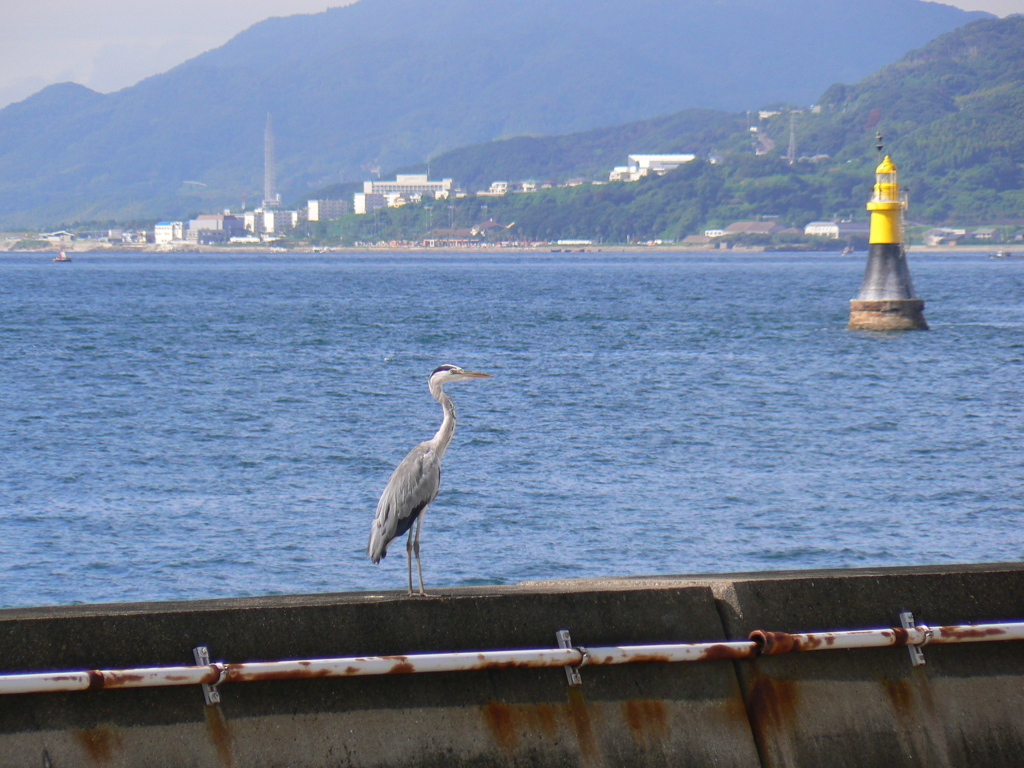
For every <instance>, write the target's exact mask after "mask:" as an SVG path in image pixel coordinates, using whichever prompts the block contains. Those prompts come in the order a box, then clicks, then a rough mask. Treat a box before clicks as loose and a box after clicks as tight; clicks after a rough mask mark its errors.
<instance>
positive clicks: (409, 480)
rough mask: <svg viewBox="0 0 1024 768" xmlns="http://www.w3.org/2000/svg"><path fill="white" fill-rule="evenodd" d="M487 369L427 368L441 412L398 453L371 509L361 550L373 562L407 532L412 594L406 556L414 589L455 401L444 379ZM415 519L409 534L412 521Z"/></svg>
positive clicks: (469, 376) (458, 378) (474, 374)
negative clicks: (431, 430)
mask: <svg viewBox="0 0 1024 768" xmlns="http://www.w3.org/2000/svg"><path fill="white" fill-rule="evenodd" d="M490 377H491V376H490V374H489V373H480V372H479V371H466V370H463V369H462V368H459V367H458V366H455V365H439V366H438V367H437V368H435V369H434V372H433V373H431V374H430V379H429V380H428V382H427V386H428V387H429V389H430V394H431V395H433V397H434V399H435V400H437V402H439V403H440V404H441V409H442V410H443V411H444V417H443V418H442V420H441V426H440V428H439V429H438V430H437V434H436V435H434V436H433V437H432V438H430V439H429V440H426V441H424V442H422V443H420V444H419V445H417V446H416V447H415V448H413V449H412V450H411V451H409V455H408V456H406V457H405V458H404V459H402V463H401V464H399V465H398V466H397V467H396V468H395V471H394V472H392V473H391V479H390V480H388V484H387V486H385V488H384V492H383V493H382V494H381V495H380V501H378V502H377V514H376V516H375V517H374V518H373V525H372V526H371V527H370V541H369V543H368V544H367V545H366V554H367V555H368V556H369V557H370V559H371V560H372V561H373V562H374V563H379V562H380V561H381V558H382V557H385V556H386V555H387V553H388V546H389V545H390V544H391V542H392V541H394V540H395V539H396V538H398V537H399V536H401V535H402V534H403V533H405V532H406V531H408V532H409V536H408V540H407V541H406V545H405V552H406V556H407V558H408V561H409V562H408V565H409V594H410V595H411V594H412V558H413V555H415V556H416V571H417V573H418V574H419V578H420V594H421V595H426V592H425V591H424V589H423V566H422V564H421V562H420V527H421V526H422V525H423V512H424V510H425V509H426V508H427V505H428V504H430V502H432V501H433V500H434V497H436V496H437V489H438V486H439V485H440V484H441V457H442V456H444V451H445V449H446V448H447V447H448V443H449V442H451V439H452V434H453V433H454V432H455V405H454V404H453V403H452V399H451V397H449V395H448V393H447V392H445V391H444V385H445V384H452V383H454V382H456V381H467V380H470V379H489V378H490ZM413 523H416V530H415V534H414V532H413V531H412V525H413Z"/></svg>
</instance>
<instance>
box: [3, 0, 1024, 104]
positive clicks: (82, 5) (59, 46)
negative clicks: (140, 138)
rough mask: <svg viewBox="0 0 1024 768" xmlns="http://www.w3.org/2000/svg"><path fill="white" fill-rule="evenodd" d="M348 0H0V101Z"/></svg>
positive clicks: (109, 73)
mask: <svg viewBox="0 0 1024 768" xmlns="http://www.w3.org/2000/svg"><path fill="white" fill-rule="evenodd" d="M768 1H769V2H770V0H768ZM349 2H351V0H176V2H174V3H156V2H153V0H0V107H3V106H4V105H6V104H9V103H10V102H12V101H20V100H21V99H24V98H25V97H26V96H29V95H31V94H33V93H35V92H36V91H38V90H39V89H40V88H42V87H44V86H46V85H50V84H51V83H60V82H64V81H67V80H71V81H74V82H76V83H81V84H82V85H87V86H88V87H90V88H92V89H93V90H96V91H101V92H103V93H108V92H110V91H116V90H119V89H121V88H125V87H127V86H129V85H133V84H134V83H137V82H138V81H139V80H142V79H143V78H145V77H149V76H150V75H155V74H157V73H160V72H165V71H166V70H168V69H170V68H171V67H173V66H175V65H177V64H180V63H181V62H183V61H185V60H187V59H190V58H192V57H193V56H195V55H197V54H199V53H202V52H203V51H207V50H209V49H211V48H216V47H218V46H220V45H222V44H223V43H225V42H227V41H228V40H229V39H231V38H232V37H233V36H234V35H236V34H237V33H239V32H241V31H242V30H243V29H245V28H247V27H249V26H251V25H253V24H255V23H256V22H257V21H261V20H262V19H266V18H269V17H271V16H291V15H292V14H296V13H317V12H319V11H323V10H326V9H327V8H328V7H333V6H339V5H347V4H348V3H349ZM949 4H950V5H955V6H957V7H959V8H964V9H967V10H982V11H988V12H990V13H995V14H998V15H999V16H1006V15H1008V14H1011V13H1024V0H955V1H953V2H950V3H949Z"/></svg>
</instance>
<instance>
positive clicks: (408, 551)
mask: <svg viewBox="0 0 1024 768" xmlns="http://www.w3.org/2000/svg"><path fill="white" fill-rule="evenodd" d="M405 562H406V563H407V564H408V566H409V594H410V595H412V531H411V530H410V531H409V536H408V537H407V538H406V540H405Z"/></svg>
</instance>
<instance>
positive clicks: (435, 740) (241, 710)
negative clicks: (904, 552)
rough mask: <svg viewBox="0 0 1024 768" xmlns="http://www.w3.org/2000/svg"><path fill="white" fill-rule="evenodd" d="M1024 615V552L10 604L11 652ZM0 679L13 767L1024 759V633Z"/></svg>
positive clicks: (439, 639)
mask: <svg viewBox="0 0 1024 768" xmlns="http://www.w3.org/2000/svg"><path fill="white" fill-rule="evenodd" d="M903 610H910V611H912V612H913V613H914V616H915V618H916V619H917V621H918V622H920V623H925V624H929V625H932V626H940V625H945V624H965V623H981V622H999V621H1015V620H1020V619H1021V618H1024V564H1016V563H1014V564H993V565H963V566H951V567H944V568H940V567H915V568H889V569H859V570H834V571H791V572H774V573H761V574H724V575H716V576H700V577H685V576H680V577H658V578H628V579H600V580H587V581H563V582H538V583H531V584H521V585H515V586H509V587H481V588H467V589H453V590H438V596H436V597H432V598H427V599H423V598H407V597H405V595H404V594H401V593H383V594H367V593H348V594H331V595H315V596H286V597H270V598H246V599H237V600H211V601H194V602H180V603H171V602H169V603H149V604H128V605H124V604H122V605H92V606H71V607H60V608H35V609H17V610H5V611H0V673H9V672H29V671H50V670H83V669H123V668H128V667H148V666H156V665H190V664H193V663H194V662H193V658H192V649H193V648H194V647H195V646H197V645H201V644H205V645H207V646H208V647H209V649H210V654H211V657H212V658H213V659H214V660H223V661H229V662H242V661H255V660H277V659H297V658H321V657H342V656H362V655H374V656H375V655H388V654H404V653H425V652H440V651H462V650H490V649H503V648H551V647H555V646H556V645H557V643H556V642H555V639H554V637H555V632H556V631H557V630H559V629H564V628H568V629H569V630H570V631H571V633H572V641H573V644H574V645H583V646H591V647H596V646H601V645H625V644H650V643H659V642H701V641H716V640H725V639H746V638H747V636H748V635H749V634H750V632H752V631H753V630H757V629H764V630H772V631H785V632H805V631H813V630H835V629H860V628H869V627H871V628H873V627H889V626H898V624H899V620H898V614H899V612H900V611H903ZM923 651H924V655H925V658H926V661H927V663H926V664H925V665H924V666H920V667H912V666H911V663H910V658H909V654H908V649H907V648H905V647H890V648H878V649H862V650H843V651H837V650H831V651H827V652H811V653H791V654H786V655H782V656H762V657H759V658H756V659H750V660H735V661H730V660H721V661H705V662H698V663H675V664H668V663H639V664H630V665H624V666H612V667H605V666H595V667H583V668H582V670H581V674H582V677H583V684H582V685H581V686H579V687H569V686H568V685H567V682H566V677H565V674H564V673H563V671H562V670H561V669H558V668H553V669H523V668H509V669H490V670H482V671H471V672H453V673H436V674H416V675H412V674H402V675H389V676H381V677H351V678H323V679H305V680H274V681H265V682H251V683H227V684H224V685H222V686H221V687H220V693H221V699H222V700H221V703H220V704H218V705H214V706H207V705H206V704H205V702H204V700H203V696H202V692H201V690H200V689H199V688H198V687H197V686H185V687H169V688H151V689H125V690H93V691H85V692H74V693H48V694H22V695H8V696H0V767H6V766H44V768H45V767H46V766H51V767H52V768H63V767H64V766H92V765H98V766H175V767H180V766H211V767H219V766H261V767H262V766H290V767H292V768H295V767H296V766H395V767H396V768H397V767H401V766H424V767H429V766H453V767H457V766H467V768H468V767H469V766H473V767H474V768H476V767H480V768H483V767H484V766H545V767H551V766H566V767H569V766H581V767H587V768H589V767H590V766H609V767H611V766H616V767H617V766H669V765H671V766H750V767H751V768H753V767H755V766H757V767H763V768H768V767H771V768H774V767H776V766H778V767H782V766H787V767H788V766H816V767H817V766H840V767H841V766H857V767H858V768H866V767H871V766H885V768H897V767H900V766H924V765H927V766H964V765H983V766H1020V765H1024V642H1018V641H1008V642H993V643H978V644H967V645H934V646H925V647H924V649H923Z"/></svg>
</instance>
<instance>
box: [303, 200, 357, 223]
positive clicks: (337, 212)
mask: <svg viewBox="0 0 1024 768" xmlns="http://www.w3.org/2000/svg"><path fill="white" fill-rule="evenodd" d="M346 213H348V201H347V200H307V201H306V219H307V220H309V221H331V220H333V219H340V218H341V217H342V216H344V215H345V214H346Z"/></svg>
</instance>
